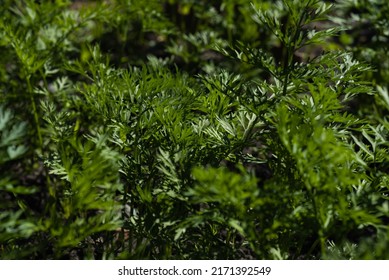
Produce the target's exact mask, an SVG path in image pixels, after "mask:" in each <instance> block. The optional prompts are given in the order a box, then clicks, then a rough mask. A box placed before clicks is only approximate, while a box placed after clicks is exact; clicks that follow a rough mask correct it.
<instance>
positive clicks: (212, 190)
mask: <svg viewBox="0 0 389 280" xmlns="http://www.w3.org/2000/svg"><path fill="white" fill-rule="evenodd" d="M4 2H5V4H4V9H2V10H1V11H0V15H1V19H0V34H1V36H0V48H1V50H2V53H4V55H3V56H2V57H0V64H1V66H2V67H0V79H1V84H0V93H1V95H0V96H1V97H0V100H1V104H0V155H1V157H0V174H1V177H0V202H1V203H0V207H1V214H0V256H1V258H3V259H338V258H344V259H383V258H387V257H388V255H387V250H386V248H387V246H388V240H389V239H388V237H389V236H388V234H389V231H388V227H387V223H388V215H389V210H388V209H389V208H388V200H387V195H388V175H387V174H388V169H387V162H388V156H387V149H388V140H387V136H388V129H389V125H388V121H387V118H386V117H385V115H386V112H387V110H389V97H388V91H387V85H386V84H385V81H386V80H387V77H386V76H385V75H386V74H385V73H386V72H385V69H386V68H385V64H384V62H383V63H382V64H380V65H377V62H376V56H374V55H375V54H373V56H372V59H370V60H369V59H366V58H367V57H366V53H363V52H359V51H358V50H359V49H357V48H354V46H353V45H352V44H350V45H349V44H348V43H347V42H346V41H347V40H346V39H347V38H348V37H347V36H351V37H352V36H353V35H352V34H353V33H352V32H351V31H349V30H350V29H352V28H353V26H354V25H352V24H347V21H344V20H340V19H339V17H340V16H341V15H342V12H344V13H346V12H347V9H346V7H348V6H347V5H346V4H344V5H339V6H336V5H338V4H329V3H327V2H326V1H315V0H303V1H295V0H282V1H252V3H249V1H241V0H233V1H231V0H228V1H227V0H225V1H221V3H219V2H217V1H216V2H214V1H199V3H197V2H196V3H195V2H193V1H148V2H150V3H149V4H148V5H144V3H143V2H142V1H120V0H116V1H88V2H85V1H50V2H47V1H46V2H45V1H40V2H41V3H38V2H39V1H27V0H26V1H4ZM348 2H350V3H351V2H352V1H348ZM350 3H348V4H350ZM334 5H335V6H336V7H337V9H334V8H333V7H334ZM350 5H351V4H350ZM377 5H378V4H377ZM366 7H370V6H369V5H366ZM369 11H370V10H369V9H367V11H366V13H367V14H369V15H370V13H369ZM371 17H374V16H373V15H371ZM372 20H373V19H372ZM374 20H375V19H374ZM376 20H377V22H381V21H380V19H376ZM377 28H378V27H377ZM380 28H381V29H380V30H381V31H380V32H381V33H382V34H383V35H385V34H386V33H385V32H386V31H385V30H384V28H383V27H380ZM350 32H351V33H350ZM381 33H380V34H381ZM350 34H351V35H350ZM339 36H340V37H339ZM377 40H383V38H382V37H378V39H377ZM360 50H363V46H360ZM376 51H377V53H378V52H379V48H377V50H376ZM361 54H364V55H361ZM377 55H378V54H377ZM363 61H365V62H363ZM377 69H378V70H379V75H378V76H377V75H375V73H377V72H374V71H376V70H377ZM373 76H374V77H376V78H375V80H374V82H373V83H371V79H370V78H371V77H373ZM364 100H370V101H371V102H369V103H367V102H366V103H365V102H364ZM369 106H370V107H369ZM369 108H371V110H370V111H369Z"/></svg>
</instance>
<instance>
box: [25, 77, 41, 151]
mask: <svg viewBox="0 0 389 280" xmlns="http://www.w3.org/2000/svg"><path fill="white" fill-rule="evenodd" d="M26 82H27V90H28V94H29V96H30V102H31V106H32V113H33V115H34V122H35V129H36V133H37V135H38V141H39V149H42V147H43V140H42V132H41V127H40V122H39V114H38V110H37V106H36V103H35V99H34V91H33V89H32V86H31V81H30V76H29V75H27V77H26Z"/></svg>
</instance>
